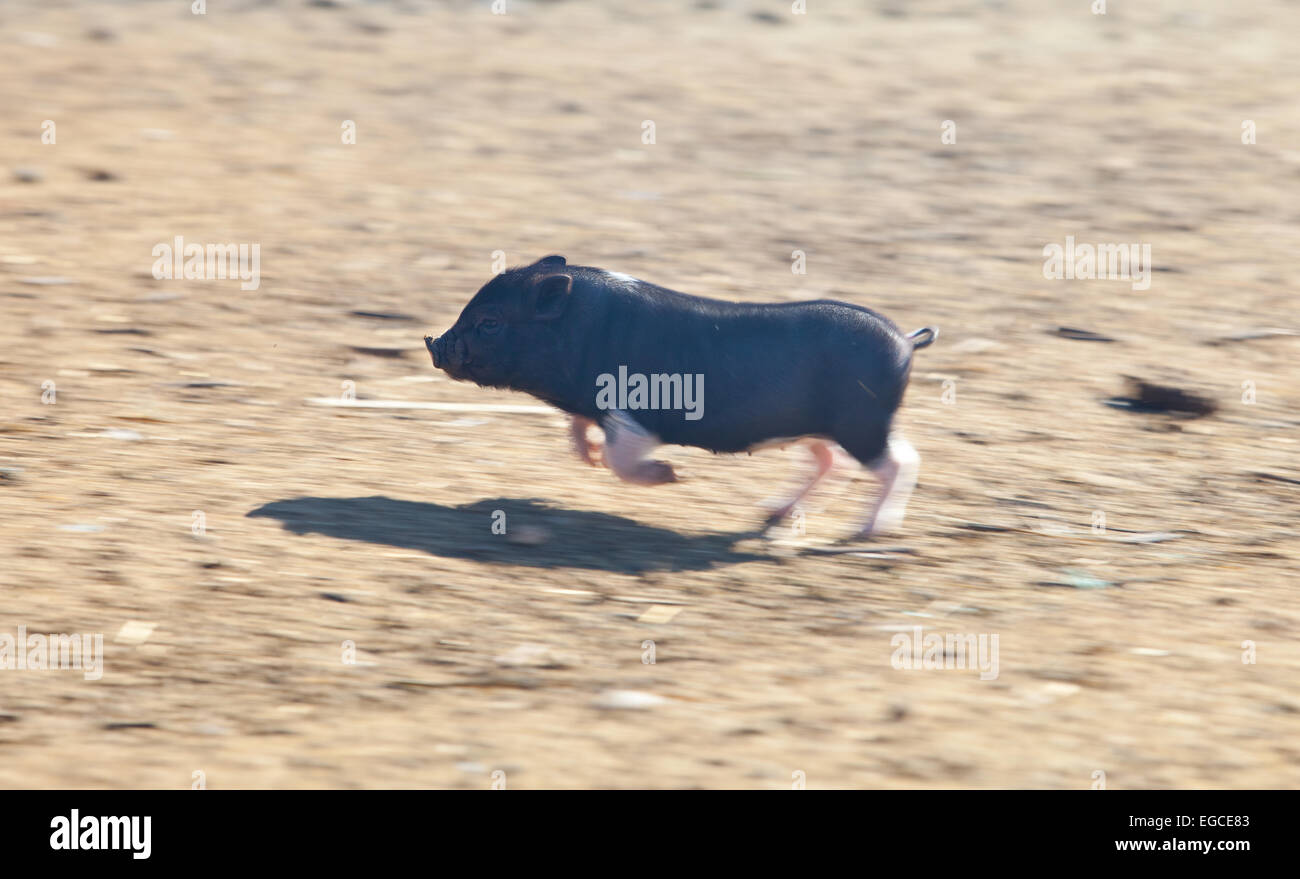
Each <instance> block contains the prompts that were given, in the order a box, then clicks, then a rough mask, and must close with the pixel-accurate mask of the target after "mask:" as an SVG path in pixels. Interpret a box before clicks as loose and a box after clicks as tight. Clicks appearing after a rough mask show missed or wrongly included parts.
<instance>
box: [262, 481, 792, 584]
mask: <svg viewBox="0 0 1300 879" xmlns="http://www.w3.org/2000/svg"><path fill="white" fill-rule="evenodd" d="M497 510H501V511H502V512H504V513H505V521H506V529H507V534H506V535H501V534H493V533H492V522H493V515H494V512H495V511H497ZM248 515H249V516H251V517H267V518H272V519H279V520H280V521H281V522H282V523H283V524H284V527H285V528H286V529H288V530H289V531H292V532H294V533H295V534H325V535H328V536H330V537H341V538H344V539H346V540H364V541H368V542H370V543H377V544H383V545H386V546H397V547H402V548H403V549H414V550H419V551H421V552H427V553H429V554H430V555H435V556H442V557H445V558H464V559H474V560H475V561H481V562H485V563H493V564H513V565H528V566H532V567H539V568H590V569H593V570H601V571H616V572H619V573H639V572H642V571H695V570H705V569H708V568H712V567H717V566H720V565H728V564H736V563H737V562H746V561H771V557H770V556H766V555H755V554H752V553H744V552H738V551H736V550H735V549H734V545H735V543H736V542H737V541H740V540H744V539H747V538H750V537H754V536H756V535H757V532H754V533H738V534H705V535H699V536H689V535H684V534H679V533H677V532H676V531H671V530H669V529H667V528H656V527H653V526H650V525H643V524H641V523H639V522H636V521H634V520H632V519H625V518H623V517H622V516H611V515H608V514H606V513H596V512H591V511H589V510H569V509H564V508H561V507H553V506H550V505H547V504H546V503H544V502H542V501H538V500H535V499H532V498H493V499H490V500H481V501H476V502H475V503H472V504H465V505H463V506H459V507H450V506H443V505H441V504H432V503H424V502H418V501H403V500H395V499H393V498H389V497H380V496H375V497H342V498H330V497H300V498H291V499H287V500H280V501H273V502H272V503H269V504H265V505H263V506H261V507H258V508H257V509H255V510H252V511H251V512H249V513H248ZM498 518H499V517H498ZM508 535H513V536H514V538H515V541H520V542H515V541H512V540H511V539H509V537H508ZM523 541H527V542H523Z"/></svg>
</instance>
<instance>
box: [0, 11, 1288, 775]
mask: <svg viewBox="0 0 1300 879" xmlns="http://www.w3.org/2000/svg"><path fill="white" fill-rule="evenodd" d="M207 5H208V11H207V14H206V15H204V16H195V15H192V14H191V13H190V12H189V10H188V7H187V4H186V3H183V2H140V3H107V4H91V3H79V2H75V3H74V2H54V0H52V2H33V0H18V2H9V3H6V4H5V5H4V6H3V7H2V8H0V45H2V46H3V50H2V51H0V83H3V85H2V86H0V119H3V120H4V123H3V126H0V326H2V327H3V329H2V330H0V334H2V338H3V342H2V343H0V399H2V400H3V404H4V405H3V411H2V415H0V597H2V600H0V636H3V635H4V634H6V633H7V634H10V635H16V634H17V632H18V628H19V627H20V626H23V627H25V628H26V630H27V631H28V632H32V633H35V632H43V633H102V634H103V636H104V652H105V660H104V671H103V676H102V679H100V680H86V679H85V676H84V675H83V674H82V673H81V672H80V671H77V670H44V671H39V670H18V669H10V670H4V669H0V785H3V786H6V787H161V788H185V787H189V786H190V785H191V784H192V783H193V780H194V779H195V778H196V777H201V778H202V779H203V780H204V781H205V782H206V784H207V786H208V787H211V788H236V787H294V788H297V787H351V788H362V787H461V788H488V787H490V786H491V785H492V784H493V774H494V773H497V772H504V773H505V775H504V779H505V783H506V784H507V786H508V787H509V788H512V789H513V788H540V787H575V788H576V787H601V788H632V787H656V788H657V787H665V788H669V787H671V788H678V787H704V788H713V787H739V788H755V789H763V788H789V787H791V786H792V784H797V783H799V780H800V779H801V778H802V779H804V780H805V781H806V785H807V787H808V788H856V787H886V788H903V787H926V788H936V787H1047V788H1076V789H1087V788H1090V787H1092V786H1093V785H1094V784H1096V783H1097V779H1099V778H1100V776H1098V775H1097V773H1099V772H1101V773H1104V774H1105V782H1106V784H1107V786H1108V787H1110V788H1116V789H1118V788H1151V787H1157V788H1166V787H1167V788H1184V787H1216V788H1218V787H1222V788H1238V787H1295V786H1297V784H1298V783H1300V744H1298V740H1297V733H1298V732H1300V696H1297V693H1296V684H1297V680H1300V647H1298V646H1297V642H1296V639H1295V635H1294V632H1295V628H1296V622H1297V619H1296V611H1295V609H1294V595H1295V589H1296V571H1297V561H1298V560H1300V544H1298V543H1297V512H1296V498H1297V492H1298V491H1300V465H1298V464H1297V451H1298V448H1300V447H1298V446H1297V427H1300V414H1298V410H1297V406H1298V405H1300V366H1298V363H1300V338H1296V337H1293V336H1291V337H1288V336H1271V337H1265V338H1257V339H1248V340H1238V341H1227V342H1221V343H1219V344H1212V343H1214V342H1215V341H1216V340H1219V339H1221V337H1225V336H1231V335H1234V334H1240V333H1246V332H1249V331H1253V330H1258V329H1261V328H1268V327H1278V328H1283V329H1290V330H1300V320H1298V319H1297V308H1296V305H1295V290H1294V282H1293V275H1294V266H1295V254H1296V253H1297V251H1300V233H1298V232H1297V220H1300V207H1298V205H1300V200H1298V199H1297V198H1296V190H1297V182H1300V146H1297V145H1298V144H1300V116H1297V114H1296V104H1295V83H1296V82H1297V81H1300V54H1297V53H1296V52H1295V51H1294V49H1295V38H1294V35H1295V34H1296V33H1298V32H1300V7H1297V6H1296V5H1294V4H1288V3H1274V2H1259V3H1252V4H1247V5H1245V6H1241V5H1239V6H1238V7H1235V8H1231V9H1225V8H1222V6H1223V5H1222V4H1218V3H1210V2H1190V3H1178V4H1142V6H1141V7H1140V8H1139V7H1136V6H1135V5H1134V4H1123V3H1111V4H1110V6H1111V9H1110V10H1109V12H1108V14H1107V15H1105V16H1095V15H1092V14H1090V13H1089V12H1088V11H1087V4H1086V3H1080V2H1049V3H1039V2H1029V0H1023V2H1015V0H1009V2H998V3H994V2H989V3H978V2H951V0H950V2H913V3H896V2H883V3H821V2H810V3H809V6H810V7H812V9H811V10H810V12H809V14H807V15H804V16H793V15H791V14H789V6H788V4H785V3H779V2H778V3H771V4H767V3H757V2H755V3H750V4H747V5H746V4H740V3H725V2H720V3H714V4H695V5H692V4H690V3H685V2H682V3H678V2H643V3H636V4H627V6H628V7H629V8H628V9H626V10H623V11H609V10H605V9H601V8H596V4H581V3H574V2H563V3H538V4H532V3H530V4H525V3H522V2H514V0H511V2H510V3H509V6H508V14H506V15H493V14H491V12H490V11H489V7H488V4H486V3H449V4H433V5H430V4H421V3H414V2H412V3H405V4H382V5H380V4H376V5H356V4H342V3H340V4H336V5H335V6H333V7H325V8H321V7H316V6H309V5H306V4H303V3H298V2H287V0H286V2H280V3H233V4H227V3H221V2H219V0H210V2H209V3H208V4H207ZM1153 6H1155V7H1163V8H1151V7H1153ZM45 120H51V121H53V122H55V124H56V132H57V134H56V139H55V143H53V144H47V143H42V140H41V133H42V124H43V122H44V121H45ZM346 120H351V121H352V122H354V123H355V127H356V142H355V144H348V143H344V142H342V140H343V138H342V135H341V129H342V126H343V125H344V124H345V121H346ZM944 120H953V121H954V122H955V123H956V133H957V140H956V143H949V144H945V143H942V142H941V125H942V123H943V121H944ZM1243 120H1252V121H1253V122H1254V123H1255V125H1256V128H1257V143H1255V144H1243V143H1242V123H1243ZM645 121H651V122H653V123H654V128H655V142H654V143H653V144H647V143H643V141H642V132H643V122H645ZM177 235H181V236H184V238H185V240H186V241H187V242H200V243H241V242H242V243H250V242H251V243H257V244H259V245H260V254H261V279H260V280H261V283H260V287H259V288H258V289H256V290H243V289H241V288H240V284H239V282H238V281H232V280H190V281H184V280H155V278H154V277H153V274H152V267H153V263H154V257H153V255H152V249H153V247H154V246H155V245H156V244H159V243H162V242H171V241H172V240H173V239H174V237H175V236H177ZM1066 236H1074V237H1075V238H1076V239H1077V240H1078V241H1080V242H1094V243H1096V242H1140V243H1147V244H1150V245H1151V248H1152V254H1153V257H1152V258H1153V261H1154V265H1155V269H1156V270H1155V272H1154V274H1153V280H1152V283H1151V286H1150V288H1149V289H1147V290H1134V289H1132V285H1131V284H1130V283H1129V282H1126V281H1117V280H1092V281H1087V280H1075V281H1068V280H1059V281H1057V280H1047V279H1045V278H1044V277H1043V257H1042V249H1043V247H1044V245H1046V244H1049V243H1054V242H1055V243H1063V242H1064V240H1065V238H1066ZM498 250H499V251H503V252H504V253H505V255H506V259H507V261H508V262H510V263H512V264H514V263H523V262H531V261H532V260H534V259H536V258H538V257H540V256H543V255H545V254H548V253H562V254H565V255H566V256H567V257H568V258H569V260H570V262H572V263H580V264H589V265H600V266H603V267H606V268H610V269H616V270H619V271H622V272H627V273H630V274H633V275H637V276H639V277H643V278H646V279H648V280H652V281H654V282H656V283H659V284H663V285H666V286H669V287H673V288H675V289H679V290H684V291H687V292H692V293H698V294H702V295H710V296H716V297H723V298H734V299H746V300H783V299H789V300H794V299H809V298H816V297H821V296H830V297H834V298H839V299H843V300H847V301H850V302H856V303H860V304H864V305H869V306H871V307H873V308H876V309H878V310H880V311H883V312H884V313H886V314H888V315H890V316H891V317H892V318H894V319H895V320H896V321H897V322H898V323H899V324H900V325H901V326H903V327H904V329H912V328H914V327H919V326H922V325H926V324H934V325H938V326H939V327H940V328H941V329H942V336H941V338H940V341H939V343H938V344H937V345H935V346H933V347H931V348H929V349H927V350H925V351H922V352H918V354H917V361H916V365H915V368H914V371H913V379H912V385H911V388H910V391H909V395H908V399H907V401H906V402H905V404H904V408H903V412H902V414H901V419H900V420H901V426H902V429H903V430H904V432H905V433H906V434H907V435H908V437H909V438H910V439H911V440H912V441H913V443H914V444H915V445H916V446H917V448H918V449H919V451H920V453H921V455H922V459H923V461H922V471H921V481H920V484H919V486H918V488H917V492H916V495H915V497H914V500H913V503H912V507H911V510H910V515H909V518H908V520H907V522H906V525H905V527H904V530H903V532H902V533H900V534H898V535H896V536H894V537H891V538H888V539H885V540H880V541H876V542H875V543H873V544H871V545H869V546H867V545H858V546H857V549H858V550H861V552H860V553H859V554H852V553H845V552H828V550H831V549H835V548H837V544H836V543H835V541H837V540H839V539H840V538H842V537H843V536H844V535H846V534H848V533H850V532H851V530H852V529H853V527H854V526H855V524H857V523H858V522H860V521H861V518H862V517H863V515H864V512H865V510H866V509H867V507H868V505H869V502H870V499H871V496H872V492H873V490H874V483H873V481H872V480H871V479H870V477H869V476H867V475H865V474H863V473H861V472H860V471H855V469H854V468H851V467H846V468H844V469H843V470H842V471H841V472H840V474H839V476H837V477H833V479H832V481H831V482H830V483H829V484H828V486H827V487H826V488H825V489H823V490H822V491H820V492H819V493H818V494H817V495H816V497H815V498H814V499H813V500H811V501H810V502H809V504H808V505H807V507H806V512H805V519H804V522H805V526H806V533H805V534H802V535H800V534H796V533H794V531H793V529H786V530H785V531H782V532H779V533H778V534H777V536H776V537H774V538H772V539H767V540H763V539H758V538H755V537H754V536H753V533H752V532H753V529H754V526H755V524H756V523H757V521H758V519H759V513H758V511H757V505H758V504H759V502H760V501H762V500H764V499H765V498H768V497H770V496H772V495H774V494H777V493H779V489H780V488H781V487H782V486H783V485H785V484H787V483H790V482H792V481H793V480H794V479H795V476H796V474H797V473H799V472H802V471H803V469H804V468H805V467H806V462H805V461H804V460H803V457H802V455H801V454H800V452H799V450H797V449H791V450H788V451H785V452H781V451H775V450H774V451H770V452H763V453H760V454H756V455H754V456H752V457H745V456H739V457H715V456H712V455H709V454H707V453H702V452H698V451H695V450H687V449H670V450H668V453H667V457H668V458H669V459H671V460H672V461H673V462H674V463H675V464H676V465H677V466H678V469H679V472H680V473H682V474H683V475H684V477H685V478H684V480H683V481H682V482H681V483H679V484H677V485H671V486H664V487H659V488H654V489H643V488H633V487H628V486H624V485H622V484H620V483H618V482H617V481H616V480H615V479H614V478H613V477H612V476H611V475H610V474H609V473H608V472H607V471H600V470H592V469H590V468H588V467H586V466H584V465H582V464H580V463H578V462H577V461H576V460H575V459H574V458H573V457H572V455H571V454H570V453H569V450H568V448H567V438H566V434H565V428H564V422H563V420H562V419H561V417H559V415H558V413H554V414H551V413H541V414H537V413H515V414H512V413H502V412H495V411H491V410H483V411H468V412H455V411H442V410H437V409H421V408H406V409H402V408H388V409H381V408H364V407H342V406H329V405H324V404H321V403H314V402H312V401H313V400H314V399H317V398H333V399H340V398H341V397H342V396H343V395H345V394H346V393H348V392H349V391H351V390H354V392H355V396H356V398H357V399H358V400H360V401H363V402H364V401H373V400H386V401H407V402H412V403H416V404H427V403H467V404H476V405H477V404H483V405H490V404H500V403H510V404H530V403H532V402H533V401H531V400H530V399H529V398H526V397H523V396H516V395H510V394H506V393H500V392H490V391H484V390H480V389H478V388H475V387H473V386H470V385H465V384H458V383H453V382H450V381H448V380H446V379H445V378H444V377H442V375H441V374H440V373H436V372H435V371H434V370H433V369H432V367H431V365H430V363H429V360H428V356H427V354H426V353H425V352H424V350H423V346H422V342H421V338H422V336H423V335H424V333H425V332H428V331H440V330H442V329H444V328H446V327H447V326H449V325H450V324H451V322H452V321H453V320H454V319H455V316H456V315H457V313H458V312H459V310H460V307H461V306H462V305H463V304H464V302H465V301H467V300H468V298H469V296H470V295H471V294H472V293H473V292H474V290H476V289H477V288H478V287H479V286H480V285H481V284H482V283H484V282H485V281H486V280H487V279H488V278H489V277H490V276H491V273H492V260H493V252H494V251H498ZM794 250H802V251H804V252H805V253H806V255H807V273H806V274H804V275H795V274H793V273H792V272H791V268H790V266H791V252H792V251H794ZM357 312H365V313H370V314H381V315H385V316H384V317H372V316H364V315H361V314H357ZM1061 326H1067V327H1078V328H1082V329H1087V330H1091V331H1093V332H1097V333H1101V334H1104V335H1106V336H1108V337H1111V338H1113V339H1114V341H1112V342H1095V341H1080V340H1076V339H1071V338H1065V337H1062V336H1060V335H1058V334H1056V332H1055V331H1056V329H1057V328H1058V327H1061ZM1126 375H1131V376H1138V377H1141V378H1144V379H1149V380H1152V381H1159V382H1164V383H1169V384H1174V385H1177V386H1179V387H1182V388H1185V389H1187V390H1189V391H1191V392H1194V393H1197V394H1201V395H1204V396H1206V397H1209V398H1211V399H1213V400H1215V401H1216V402H1217V403H1218V405H1219V411H1218V412H1217V413H1216V414H1213V415H1211V416H1208V417H1204V418H1182V417H1178V416H1172V415H1165V414H1149V413H1137V412H1133V411H1128V410H1125V409H1123V408H1116V407H1115V406H1113V405H1107V401H1108V400H1109V399H1110V398H1112V397H1115V396H1117V395H1122V394H1123V392H1124V379H1123V377H1124V376H1126ZM349 382H350V383H352V384H351V385H348V384H346V383H349ZM48 383H53V384H52V385H50V384H48ZM1244 383H1249V384H1248V385H1247V384H1244ZM945 392H946V397H945ZM1252 393H1253V395H1254V396H1253V402H1251V401H1250V400H1251V394H1252ZM43 398H44V399H43ZM496 510H501V511H503V512H504V513H505V515H506V517H507V529H508V533H507V535H506V536H501V535H494V534H493V533H492V530H491V524H492V518H493V511H496ZM1098 512H1100V513H1102V514H1104V517H1105V526H1106V528H1105V531H1104V533H1095V532H1094V530H1093V527H1092V526H1093V522H1094V517H1095V516H1096V514H1097V513H1098ZM196 514H201V516H200V515H196ZM200 525H201V526H202V527H199V526H200ZM196 531H197V532H201V533H196ZM838 548H841V549H842V548H843V547H838ZM913 626H921V627H924V632H926V633H936V634H939V635H950V634H982V635H997V636H998V643H999V654H998V659H999V662H998V674H997V676H996V678H995V679H992V680H981V679H980V675H979V673H978V671H976V670H972V669H964V670H963V669H942V670H935V669H923V668H922V669H896V668H894V667H893V664H892V663H891V658H892V656H893V654H894V652H895V647H894V646H893V645H892V643H891V639H892V638H893V637H894V636H895V634H898V633H899V632H904V633H906V632H910V631H911V630H912V627H913ZM124 627H125V629H124ZM150 627H152V628H150ZM647 641H652V642H653V647H652V649H653V652H654V659H655V661H654V662H653V663H649V662H646V661H643V660H646V659H649V658H650V657H649V655H648V651H649V650H650V649H651V648H650V647H647V646H643V645H644V644H645V642H647ZM344 642H351V643H353V644H355V656H351V655H349V654H348V653H347V650H346V648H345V646H344ZM1243 642H1252V643H1253V644H1254V649H1255V660H1256V661H1255V662H1253V663H1251V662H1244V661H1243ZM990 643H991V642H990ZM349 659H352V660H355V661H351V662H349V661H347V660H349ZM622 691H630V692H631V693H633V694H636V695H631V696H629V695H625V694H623V693H622ZM196 772H201V773H203V775H202V776H195V773H196ZM801 773H802V775H801ZM496 777H497V778H498V779H501V778H502V776H500V775H498V776H496Z"/></svg>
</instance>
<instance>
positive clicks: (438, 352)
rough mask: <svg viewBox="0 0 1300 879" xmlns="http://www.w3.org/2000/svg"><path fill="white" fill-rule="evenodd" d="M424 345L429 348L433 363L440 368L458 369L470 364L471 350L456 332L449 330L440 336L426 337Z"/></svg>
mask: <svg viewBox="0 0 1300 879" xmlns="http://www.w3.org/2000/svg"><path fill="white" fill-rule="evenodd" d="M424 347H426V348H428V349H429V355H430V356H431V357H432V358H433V365H434V366H435V367H437V368H438V369H456V368H458V367H462V366H465V365H467V364H468V362H469V352H468V350H467V349H466V347H465V342H464V341H463V340H462V339H460V338H459V337H458V336H457V335H456V334H455V333H453V332H451V331H448V332H446V333H444V334H442V335H441V336H439V337H438V338H436V339H435V338H433V337H432V336H425V337H424Z"/></svg>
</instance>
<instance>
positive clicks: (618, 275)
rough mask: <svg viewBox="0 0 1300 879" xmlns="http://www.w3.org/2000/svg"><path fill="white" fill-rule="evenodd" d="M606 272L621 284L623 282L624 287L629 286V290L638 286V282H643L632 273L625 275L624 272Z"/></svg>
mask: <svg viewBox="0 0 1300 879" xmlns="http://www.w3.org/2000/svg"><path fill="white" fill-rule="evenodd" d="M605 274H606V275H607V276H609V277H610V278H612V279H613V280H615V281H617V282H618V283H619V284H622V285H623V286H624V287H626V288H628V289H629V290H631V289H632V288H634V287H636V286H637V285H638V284H640V283H641V282H640V281H639V280H638V279H636V278H634V277H632V276H631V275H625V274H623V273H622V272H611V271H606V272H605Z"/></svg>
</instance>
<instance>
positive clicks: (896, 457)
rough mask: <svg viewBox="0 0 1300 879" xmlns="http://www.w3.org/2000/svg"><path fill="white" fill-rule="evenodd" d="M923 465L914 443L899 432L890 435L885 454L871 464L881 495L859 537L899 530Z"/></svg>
mask: <svg viewBox="0 0 1300 879" xmlns="http://www.w3.org/2000/svg"><path fill="white" fill-rule="evenodd" d="M920 466H921V456H920V455H918V454H917V453H916V449H914V448H913V447H912V444H911V443H909V442H908V441H907V440H905V439H903V437H902V436H900V435H899V434H891V435H890V437H889V444H888V445H887V446H886V448H885V453H884V454H883V455H881V456H880V457H879V458H877V459H876V460H875V461H872V462H871V465H870V470H871V472H872V473H874V474H875V476H876V478H877V479H879V480H880V496H879V497H878V498H877V499H876V505H875V508H874V509H872V511H871V518H869V519H868V520H867V523H866V524H865V525H864V526H862V530H861V531H860V532H858V536H859V537H870V536H872V535H873V534H883V533H885V532H887V531H896V530H898V528H899V527H900V526H901V525H902V524H903V516H904V515H905V514H906V513H907V501H908V499H909V498H911V496H912V489H913V488H915V487H916V474H917V472H918V471H919V469H920Z"/></svg>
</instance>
